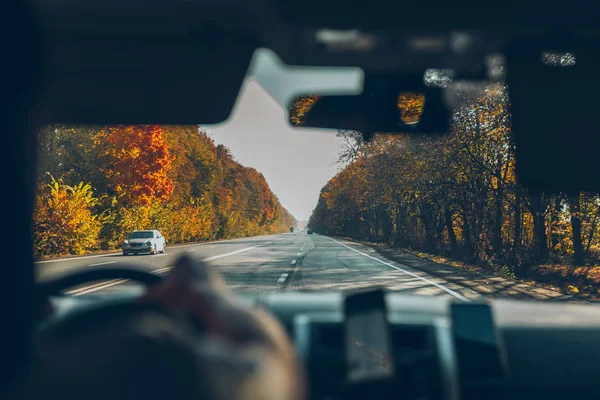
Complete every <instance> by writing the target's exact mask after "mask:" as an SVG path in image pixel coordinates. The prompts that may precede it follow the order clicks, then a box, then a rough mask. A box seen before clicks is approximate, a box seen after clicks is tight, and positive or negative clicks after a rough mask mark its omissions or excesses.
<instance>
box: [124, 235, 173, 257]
mask: <svg viewBox="0 0 600 400" xmlns="http://www.w3.org/2000/svg"><path fill="white" fill-rule="evenodd" d="M165 246H166V240H165V238H164V236H163V235H161V233H160V232H159V231H157V230H151V231H133V232H132V233H131V235H129V237H128V238H127V239H126V240H125V241H124V242H123V246H122V247H123V255H124V256H127V255H129V254H132V253H133V254H137V253H150V254H156V253H164V252H165Z"/></svg>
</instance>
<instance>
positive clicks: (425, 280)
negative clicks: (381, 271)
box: [328, 237, 471, 301]
mask: <svg viewBox="0 0 600 400" xmlns="http://www.w3.org/2000/svg"><path fill="white" fill-rule="evenodd" d="M328 239H329V240H331V241H333V242H335V243H337V244H339V245H340V246H344V247H345V248H347V249H350V250H352V251H354V252H356V253H358V254H361V255H363V256H365V257H368V258H370V259H372V260H375V261H377V262H378V263H381V264H383V265H387V266H388V267H391V268H394V269H397V270H398V271H402V272H404V273H405V274H408V275H410V276H413V277H415V278H418V279H420V280H422V281H424V282H427V283H429V284H430V285H433V286H435V287H437V288H439V289H442V290H443V291H445V292H446V293H449V294H451V295H452V296H454V297H456V298H457V299H459V300H462V301H471V300H469V299H467V298H466V297H465V296H463V295H462V294H459V293H456V292H455V291H454V290H452V289H448V288H447V287H445V286H442V285H440V284H439V283H436V282H433V281H431V280H429V279H427V278H424V277H422V276H419V275H417V274H415V273H412V272H410V271H407V270H405V269H402V268H399V267H396V266H395V265H392V264H390V263H388V262H385V261H382V260H380V259H378V258H375V257H373V256H370V255H368V254H366V253H363V252H362V251H359V250H356V249H354V248H352V247H350V246H348V245H345V244H344V243H341V242H338V241H337V240H335V239H332V238H330V237H328Z"/></svg>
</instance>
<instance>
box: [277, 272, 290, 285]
mask: <svg viewBox="0 0 600 400" xmlns="http://www.w3.org/2000/svg"><path fill="white" fill-rule="evenodd" d="M287 277H288V274H287V273H284V274H281V276H280V277H279V279H278V280H277V283H283V282H285V280H286V279H287Z"/></svg>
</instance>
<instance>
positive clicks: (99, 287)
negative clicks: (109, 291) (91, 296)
mask: <svg viewBox="0 0 600 400" xmlns="http://www.w3.org/2000/svg"><path fill="white" fill-rule="evenodd" d="M128 280H129V279H118V280H116V281H111V282H107V283H104V284H100V285H96V286H87V287H85V288H82V289H80V291H79V292H75V293H71V292H67V294H71V295H73V296H81V295H84V294H88V293H92V292H96V291H98V290H102V289H106V288H108V287H111V286H115V285H120V284H121V283H125V282H127V281H128Z"/></svg>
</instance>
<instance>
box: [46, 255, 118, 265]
mask: <svg viewBox="0 0 600 400" xmlns="http://www.w3.org/2000/svg"><path fill="white" fill-rule="evenodd" d="M116 254H119V253H118V252H115V253H107V254H96V255H95V256H83V257H70V258H56V259H54V260H45V261H35V262H34V264H46V263H54V262H65V261H76V260H85V259H86V258H98V257H110V256H114V255H116Z"/></svg>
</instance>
